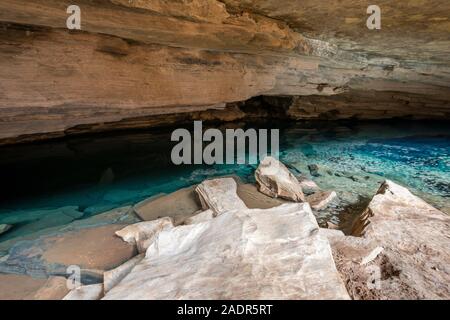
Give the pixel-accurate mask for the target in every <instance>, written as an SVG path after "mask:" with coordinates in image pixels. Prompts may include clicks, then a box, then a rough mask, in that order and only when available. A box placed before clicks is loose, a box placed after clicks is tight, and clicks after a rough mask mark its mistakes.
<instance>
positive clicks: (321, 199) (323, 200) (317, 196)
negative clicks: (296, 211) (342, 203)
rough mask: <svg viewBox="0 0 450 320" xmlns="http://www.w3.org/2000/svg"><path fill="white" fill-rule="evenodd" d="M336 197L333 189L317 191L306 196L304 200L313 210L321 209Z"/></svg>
mask: <svg viewBox="0 0 450 320" xmlns="http://www.w3.org/2000/svg"><path fill="white" fill-rule="evenodd" d="M335 199H337V194H336V192H334V191H317V192H316V193H314V194H312V195H309V196H307V197H306V202H308V203H309V205H310V206H311V208H312V209H314V210H317V211H319V210H323V209H325V208H326V207H328V205H329V204H330V203H331V202H332V201H334V200H335Z"/></svg>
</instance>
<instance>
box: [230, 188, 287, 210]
mask: <svg viewBox="0 0 450 320" xmlns="http://www.w3.org/2000/svg"><path fill="white" fill-rule="evenodd" d="M237 194H238V196H239V198H241V199H242V201H244V203H245V205H246V206H247V207H248V208H249V209H270V208H274V207H278V206H279V205H282V204H283V203H287V201H286V200H283V199H279V198H271V197H269V196H267V195H265V194H263V193H261V192H259V191H258V188H257V187H256V186H255V185H253V184H238V188H237Z"/></svg>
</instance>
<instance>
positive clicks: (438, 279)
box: [329, 181, 450, 299]
mask: <svg viewBox="0 0 450 320" xmlns="http://www.w3.org/2000/svg"><path fill="white" fill-rule="evenodd" d="M449 230H450V218H449V216H448V215H446V214H444V213H442V212H440V211H439V210H437V209H435V208H433V207H432V206H430V205H429V204H427V203H426V202H424V201H423V200H421V199H419V198H418V197H416V196H414V195H413V194H411V193H410V192H409V191H408V190H407V189H406V188H404V187H402V186H399V185H397V184H395V183H394V182H392V181H386V182H385V183H384V184H383V185H382V186H381V188H380V190H379V191H378V194H377V195H376V196H375V197H374V198H373V199H372V201H371V202H370V204H369V206H368V208H367V209H366V210H365V212H364V213H363V214H362V216H361V218H360V219H359V220H358V221H357V223H355V225H354V229H353V233H354V235H362V237H354V236H349V237H344V236H341V237H339V236H337V237H332V238H329V239H330V242H331V245H332V248H333V253H334V256H335V260H336V264H337V267H338V269H339V271H340V272H341V275H342V277H343V278H344V279H345V282H346V286H347V289H348V291H349V293H350V295H351V296H352V297H353V298H355V299H448V298H449V297H450V269H449V265H450V252H449V248H450V237H449Z"/></svg>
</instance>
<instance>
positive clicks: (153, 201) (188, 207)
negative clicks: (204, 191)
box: [133, 187, 202, 224]
mask: <svg viewBox="0 0 450 320" xmlns="http://www.w3.org/2000/svg"><path fill="white" fill-rule="evenodd" d="M133 209H134V211H135V212H136V214H137V215H138V216H139V217H140V218H141V219H142V220H145V221H152V220H156V219H159V218H163V217H171V218H173V219H174V222H175V223H176V224H177V223H178V221H182V220H184V219H185V218H187V217H190V216H192V215H193V214H195V213H196V212H198V211H199V210H201V209H202V206H201V203H200V200H199V199H198V196H197V194H196V193H195V187H189V188H184V189H181V190H178V191H176V192H173V193H171V194H169V195H159V196H158V197H152V198H150V199H147V200H144V201H142V202H140V203H138V204H136V205H135V206H134V208H133Z"/></svg>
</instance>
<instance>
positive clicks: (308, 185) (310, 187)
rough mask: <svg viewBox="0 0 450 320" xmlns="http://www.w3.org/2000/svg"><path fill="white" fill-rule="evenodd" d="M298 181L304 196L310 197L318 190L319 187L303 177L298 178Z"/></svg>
mask: <svg viewBox="0 0 450 320" xmlns="http://www.w3.org/2000/svg"><path fill="white" fill-rule="evenodd" d="M299 181H300V186H301V187H302V190H303V193H304V194H305V195H311V194H313V193H316V192H317V191H319V190H320V187H319V186H318V185H317V184H316V183H315V182H314V181H312V180H309V179H307V178H305V177H300V178H299Z"/></svg>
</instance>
